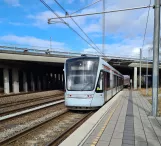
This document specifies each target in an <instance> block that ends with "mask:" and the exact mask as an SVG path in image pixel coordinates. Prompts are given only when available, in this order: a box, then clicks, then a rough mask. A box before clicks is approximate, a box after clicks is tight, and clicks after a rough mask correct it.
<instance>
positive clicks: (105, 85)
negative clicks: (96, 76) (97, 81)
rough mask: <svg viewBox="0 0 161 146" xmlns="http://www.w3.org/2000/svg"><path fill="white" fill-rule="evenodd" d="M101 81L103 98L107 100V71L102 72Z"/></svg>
mask: <svg viewBox="0 0 161 146" xmlns="http://www.w3.org/2000/svg"><path fill="white" fill-rule="evenodd" d="M103 81H104V100H105V101H107V72H104V73H103Z"/></svg>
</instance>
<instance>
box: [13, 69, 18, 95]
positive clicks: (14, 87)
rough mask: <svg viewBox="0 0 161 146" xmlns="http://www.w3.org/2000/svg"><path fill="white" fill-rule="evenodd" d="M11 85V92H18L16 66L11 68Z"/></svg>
mask: <svg viewBox="0 0 161 146" xmlns="http://www.w3.org/2000/svg"><path fill="white" fill-rule="evenodd" d="M12 87H13V93H19V76H18V70H17V69H16V68H14V69H12Z"/></svg>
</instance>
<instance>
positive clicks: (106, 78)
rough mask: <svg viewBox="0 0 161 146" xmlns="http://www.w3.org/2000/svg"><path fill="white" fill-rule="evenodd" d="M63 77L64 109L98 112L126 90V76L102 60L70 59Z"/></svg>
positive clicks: (95, 58) (98, 58)
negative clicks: (124, 81) (124, 78)
mask: <svg viewBox="0 0 161 146" xmlns="http://www.w3.org/2000/svg"><path fill="white" fill-rule="evenodd" d="M64 74H65V89H66V92H65V105H66V106H67V108H68V109H72V110H91V109H97V108H99V107H101V106H102V105H103V104H104V103H105V102H107V101H108V100H109V99H110V98H111V97H112V96H113V95H115V94H116V93H117V92H119V91H120V90H121V89H122V88H123V76H122V75H121V74H120V73H119V72H118V71H117V70H115V69H114V68H113V67H111V66H110V65H109V64H108V63H107V62H105V61H104V60H103V59H101V58H100V57H86V56H83V57H79V58H72V59H68V60H67V61H66V63H65V65H64Z"/></svg>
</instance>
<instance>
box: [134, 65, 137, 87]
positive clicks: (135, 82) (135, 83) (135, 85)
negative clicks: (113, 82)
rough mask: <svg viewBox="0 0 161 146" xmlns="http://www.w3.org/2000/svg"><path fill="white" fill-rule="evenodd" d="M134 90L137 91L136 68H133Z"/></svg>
mask: <svg viewBox="0 0 161 146" xmlns="http://www.w3.org/2000/svg"><path fill="white" fill-rule="evenodd" d="M134 89H137V67H134Z"/></svg>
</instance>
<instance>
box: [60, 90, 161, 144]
mask: <svg viewBox="0 0 161 146" xmlns="http://www.w3.org/2000/svg"><path fill="white" fill-rule="evenodd" d="M68 145H69V146H161V117H157V118H156V117H152V116H151V104H150V103H149V102H148V100H147V99H146V98H145V97H143V96H142V95H141V94H140V92H139V91H132V90H127V89H125V90H123V91H120V92H119V93H118V94H117V95H115V96H114V97H113V98H112V99H111V100H110V101H109V102H107V103H106V104H105V105H104V106H103V107H102V108H101V109H100V110H98V111H97V112H96V113H95V114H94V115H92V117H91V118H90V119H88V120H87V121H86V122H85V123H84V124H83V125H82V126H80V127H79V128H78V129H77V130H76V131H75V132H74V133H72V134H71V135H70V136H69V137H68V138H67V139H66V140H64V141H63V142H62V143H61V144H60V146H68Z"/></svg>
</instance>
